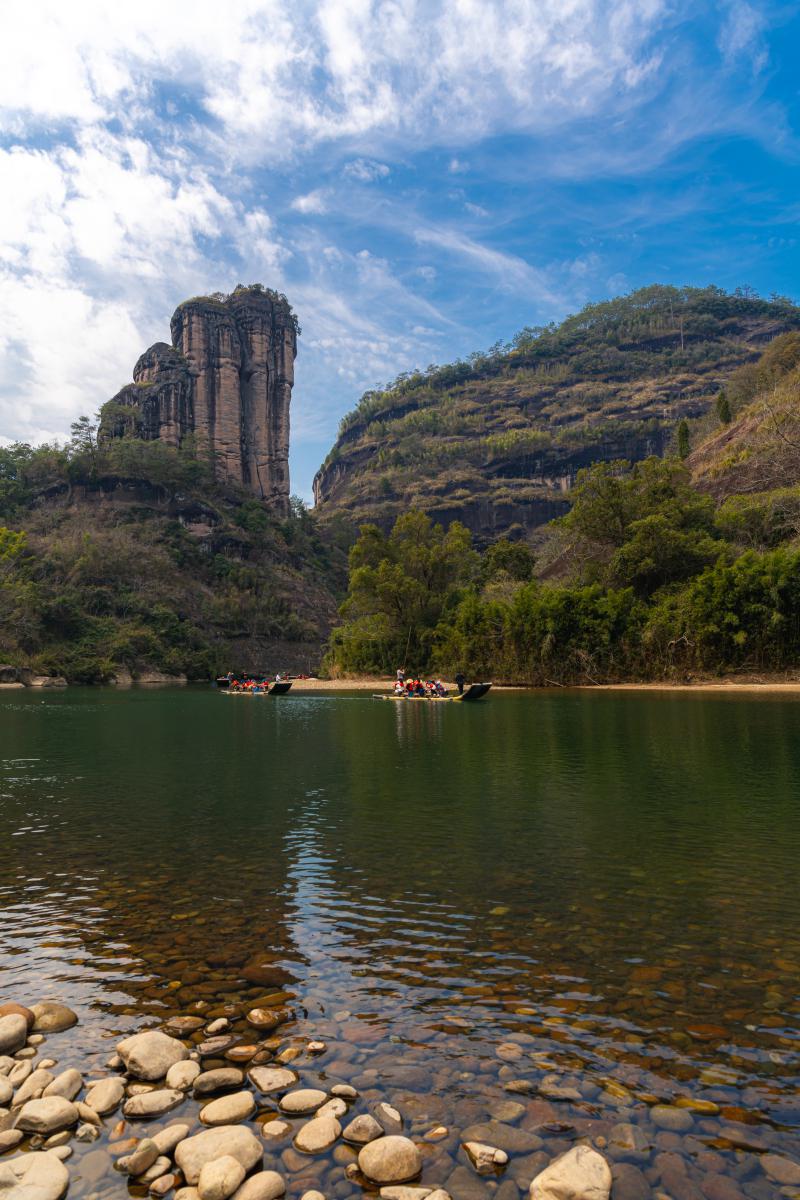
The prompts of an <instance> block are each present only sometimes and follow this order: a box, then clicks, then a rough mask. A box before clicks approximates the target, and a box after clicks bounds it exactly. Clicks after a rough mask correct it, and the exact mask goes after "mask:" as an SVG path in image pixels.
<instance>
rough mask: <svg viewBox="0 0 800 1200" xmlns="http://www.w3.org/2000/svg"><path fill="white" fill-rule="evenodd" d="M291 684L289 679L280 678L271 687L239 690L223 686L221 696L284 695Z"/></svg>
mask: <svg viewBox="0 0 800 1200" xmlns="http://www.w3.org/2000/svg"><path fill="white" fill-rule="evenodd" d="M291 686H292V683H291V680H281V682H280V683H273V684H272V686H271V687H264V688H252V689H248V690H247V691H241V690H239V689H238V688H223V689H222V694H223V696H285V695H286V693H287V692H288V691H289V688H290V687H291Z"/></svg>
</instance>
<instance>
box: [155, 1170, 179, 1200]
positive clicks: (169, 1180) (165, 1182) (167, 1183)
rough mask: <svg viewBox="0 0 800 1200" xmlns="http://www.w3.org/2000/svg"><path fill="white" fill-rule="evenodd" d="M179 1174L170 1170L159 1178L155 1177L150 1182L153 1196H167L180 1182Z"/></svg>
mask: <svg viewBox="0 0 800 1200" xmlns="http://www.w3.org/2000/svg"><path fill="white" fill-rule="evenodd" d="M178 1178H179V1177H178V1176H177V1175H173V1174H172V1172H171V1171H168V1172H167V1173H166V1174H165V1175H159V1177H158V1179H154V1180H153V1182H152V1183H151V1184H150V1187H149V1188H148V1191H149V1193H150V1195H151V1196H166V1194H167V1192H171V1191H172V1189H173V1188H174V1187H175V1184H176V1183H177V1182H178Z"/></svg>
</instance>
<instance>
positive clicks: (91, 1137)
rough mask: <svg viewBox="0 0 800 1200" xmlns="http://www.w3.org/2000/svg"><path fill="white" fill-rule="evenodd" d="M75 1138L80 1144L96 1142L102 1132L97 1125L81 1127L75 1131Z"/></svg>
mask: <svg viewBox="0 0 800 1200" xmlns="http://www.w3.org/2000/svg"><path fill="white" fill-rule="evenodd" d="M75 1137H76V1138H77V1140H78V1141H79V1142H96V1141H97V1139H98V1138H99V1137H100V1130H99V1129H98V1128H97V1126H96V1125H88V1124H86V1125H79V1126H78V1128H77V1129H76V1130H75Z"/></svg>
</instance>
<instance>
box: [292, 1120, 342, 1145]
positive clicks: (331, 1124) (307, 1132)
mask: <svg viewBox="0 0 800 1200" xmlns="http://www.w3.org/2000/svg"><path fill="white" fill-rule="evenodd" d="M341 1132H342V1127H341V1125H340V1124H339V1122H338V1121H337V1119H336V1117H334V1116H325V1117H314V1119H313V1120H312V1121H307V1122H306V1124H305V1125H303V1126H302V1128H301V1129H300V1130H299V1131H298V1134H297V1136H296V1138H295V1139H294V1145H295V1149H296V1150H300V1151H301V1153H303V1154H321V1153H322V1151H323V1150H327V1149H328V1148H329V1147H330V1146H332V1145H333V1143H334V1142H335V1141H336V1139H337V1138H338V1137H339V1135H340V1133H341Z"/></svg>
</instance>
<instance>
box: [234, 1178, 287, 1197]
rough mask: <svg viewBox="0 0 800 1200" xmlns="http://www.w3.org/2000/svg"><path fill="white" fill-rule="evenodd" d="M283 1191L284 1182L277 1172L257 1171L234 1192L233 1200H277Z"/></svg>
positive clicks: (284, 1187) (284, 1189) (284, 1188)
mask: <svg viewBox="0 0 800 1200" xmlns="http://www.w3.org/2000/svg"><path fill="white" fill-rule="evenodd" d="M285 1191H286V1181H285V1180H284V1178H283V1176H282V1175H279V1174H278V1172H277V1171H259V1172H258V1174H257V1175H251V1176H250V1178H249V1179H246V1180H245V1181H244V1183H243V1184H242V1186H241V1187H240V1188H239V1189H238V1190H237V1191H236V1192H234V1194H233V1200H278V1197H279V1196H282V1195H283V1193H284V1192H285Z"/></svg>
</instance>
